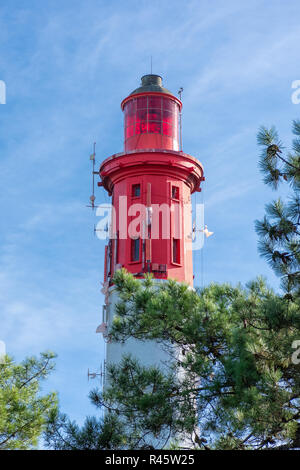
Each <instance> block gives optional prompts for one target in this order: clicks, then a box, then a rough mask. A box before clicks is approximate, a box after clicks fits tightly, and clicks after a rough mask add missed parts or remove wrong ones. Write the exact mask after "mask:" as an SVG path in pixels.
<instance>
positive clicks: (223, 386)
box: [47, 270, 300, 449]
mask: <svg viewBox="0 0 300 470" xmlns="http://www.w3.org/2000/svg"><path fill="white" fill-rule="evenodd" d="M114 281H115V288H116V289H117V291H118V294H119V298H120V302H119V304H118V306H117V316H116V319H115V322H114V324H113V327H112V329H111V330H110V338H109V339H110V341H119V342H123V341H126V340H127V339H128V338H130V337H134V338H136V339H139V340H141V341H147V340H156V341H158V342H159V343H160V347H163V348H164V349H165V350H166V351H167V352H169V353H170V361H169V363H168V367H166V365H165V367H166V368H165V369H164V370H161V369H158V368H156V367H150V368H146V367H144V366H142V365H141V364H140V363H139V362H138V361H137V360H135V359H134V358H132V357H130V356H125V357H124V358H123V360H122V362H121V363H120V364H116V365H109V366H108V382H107V386H106V388H105V391H104V393H101V392H100V391H99V390H94V391H93V392H92V393H91V399H92V402H93V403H94V404H95V405H96V407H98V408H99V409H103V408H105V409H106V410H107V412H106V415H105V420H104V421H101V420H99V421H96V420H95V419H91V418H89V419H88V420H87V422H86V423H85V425H84V426H83V427H82V428H81V429H80V428H79V427H78V426H77V425H75V424H74V423H71V422H70V421H69V420H67V418H66V417H63V418H61V417H60V416H59V415H57V416H56V417H54V419H53V421H52V424H51V426H50V427H49V429H48V439H47V442H48V445H49V446H50V447H53V448H56V449H110V448H127V449H149V448H151V447H156V448H159V449H160V448H163V447H164V446H165V445H166V443H167V445H168V446H170V445H171V447H172V448H175V447H176V448H180V446H181V447H182V446H186V445H189V446H190V447H194V448H195V449H208V448H209V449H263V448H273V447H282V446H283V447H284V448H294V447H297V446H299V445H300V429H299V417H300V402H299V396H300V393H299V392H300V371H299V366H297V365H296V364H293V362H292V360H291V358H292V353H293V352H294V351H293V349H292V343H293V341H294V340H295V339H298V338H299V328H300V318H299V299H298V301H296V300H291V299H286V298H285V297H281V296H279V295H277V294H275V293H274V292H273V291H272V289H270V288H269V287H268V286H267V285H266V283H265V281H264V280H263V279H261V278H259V279H257V280H255V281H253V282H251V283H249V284H248V285H247V286H246V287H245V288H242V287H241V286H237V287H232V286H230V285H227V284H225V285H217V284H212V285H210V286H208V287H206V288H204V289H202V290H199V291H194V290H192V289H190V288H189V287H188V286H187V285H184V284H178V283H176V282H174V281H168V282H166V283H156V282H155V280H153V279H151V276H146V279H145V282H144V283H141V282H138V281H136V280H135V279H134V278H133V276H132V275H131V274H129V273H127V272H126V271H125V270H120V271H118V272H117V273H116V275H115V278H114ZM174 358H176V359H174ZM105 430H108V431H109V432H107V431H105Z"/></svg>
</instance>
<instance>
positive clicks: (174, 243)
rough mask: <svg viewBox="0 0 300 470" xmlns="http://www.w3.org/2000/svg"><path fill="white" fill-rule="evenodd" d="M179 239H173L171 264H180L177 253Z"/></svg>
mask: <svg viewBox="0 0 300 470" xmlns="http://www.w3.org/2000/svg"><path fill="white" fill-rule="evenodd" d="M179 241H180V240H179V239H178V238H173V247H172V248H173V250H172V251H173V263H176V264H179V263H180V253H179Z"/></svg>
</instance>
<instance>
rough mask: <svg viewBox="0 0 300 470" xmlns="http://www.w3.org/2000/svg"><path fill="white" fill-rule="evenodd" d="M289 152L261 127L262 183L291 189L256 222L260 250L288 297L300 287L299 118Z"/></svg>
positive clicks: (271, 132) (276, 134)
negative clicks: (288, 193) (287, 196)
mask: <svg viewBox="0 0 300 470" xmlns="http://www.w3.org/2000/svg"><path fill="white" fill-rule="evenodd" d="M293 133H294V135H295V138H294V140H293V143H292V152H289V153H287V154H285V149H284V147H283V144H282V143H281V142H280V140H279V138H278V133H277V131H276V129H275V128H274V127H272V128H271V129H267V128H265V127H261V129H260V131H259V133H258V136H257V140H258V144H259V145H260V146H262V148H263V150H262V153H261V158H260V168H261V171H262V173H263V174H264V182H265V183H266V184H267V185H269V186H271V187H272V188H273V189H275V190H277V189H278V187H279V185H280V184H281V183H285V184H286V185H288V186H289V189H290V191H291V194H290V197H289V199H288V200H287V201H283V199H282V198H278V199H277V200H276V201H273V202H272V203H270V204H268V205H267V206H266V215H265V217H264V219H263V220H262V221H256V231H257V233H258V235H259V237H260V242H259V251H260V253H261V255H262V256H264V257H265V258H266V260H267V261H268V263H269V264H270V266H271V267H272V268H273V270H274V271H275V273H276V274H277V275H278V276H280V277H281V281H282V282H281V286H282V288H283V290H284V291H285V294H286V296H287V297H289V298H292V297H293V296H295V295H297V296H299V286H300V245H299V236H300V121H294V122H293Z"/></svg>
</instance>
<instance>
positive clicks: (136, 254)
mask: <svg viewBox="0 0 300 470" xmlns="http://www.w3.org/2000/svg"><path fill="white" fill-rule="evenodd" d="M139 260H140V239H139V238H134V239H132V240H131V261H139Z"/></svg>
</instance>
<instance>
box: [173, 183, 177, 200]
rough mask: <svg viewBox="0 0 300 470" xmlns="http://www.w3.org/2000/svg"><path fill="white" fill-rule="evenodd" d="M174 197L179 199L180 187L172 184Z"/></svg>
mask: <svg viewBox="0 0 300 470" xmlns="http://www.w3.org/2000/svg"><path fill="white" fill-rule="evenodd" d="M172 199H177V200H178V199H179V188H178V186H172Z"/></svg>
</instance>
